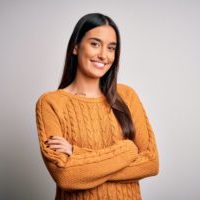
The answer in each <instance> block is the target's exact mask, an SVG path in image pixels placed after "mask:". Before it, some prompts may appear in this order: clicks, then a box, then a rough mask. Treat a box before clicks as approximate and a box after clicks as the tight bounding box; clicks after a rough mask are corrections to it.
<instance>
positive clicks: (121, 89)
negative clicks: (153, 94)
mask: <svg viewBox="0 0 200 200" xmlns="http://www.w3.org/2000/svg"><path fill="white" fill-rule="evenodd" d="M117 91H118V93H119V94H120V95H122V96H125V97H128V96H135V95H136V96H137V92H136V90H135V89H134V88H133V87H132V86H129V85H127V84H125V83H118V84H117Z"/></svg>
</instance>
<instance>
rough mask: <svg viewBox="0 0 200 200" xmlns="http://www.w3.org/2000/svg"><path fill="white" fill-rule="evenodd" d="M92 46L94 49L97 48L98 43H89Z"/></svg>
mask: <svg viewBox="0 0 200 200" xmlns="http://www.w3.org/2000/svg"><path fill="white" fill-rule="evenodd" d="M90 44H91V45H92V46H94V47H98V46H99V43H98V42H91V43H90Z"/></svg>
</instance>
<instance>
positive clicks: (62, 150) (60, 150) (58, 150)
mask: <svg viewBox="0 0 200 200" xmlns="http://www.w3.org/2000/svg"><path fill="white" fill-rule="evenodd" d="M56 151H57V152H61V153H66V152H65V150H64V149H56Z"/></svg>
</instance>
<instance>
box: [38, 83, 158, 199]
mask: <svg viewBox="0 0 200 200" xmlns="http://www.w3.org/2000/svg"><path fill="white" fill-rule="evenodd" d="M117 91H118V93H119V94H120V96H121V97H122V98H123V100H124V101H125V103H126V104H127V105H128V107H129V109H130V112H131V116H132V120H133V123H134V125H135V129H136V137H135V139H134V141H132V140H129V139H124V138H123V135H122V129H121V127H120V124H119V123H118V121H117V119H116V117H115V115H114V113H113V111H112V109H110V105H109V104H108V103H107V101H106V97H105V96H101V97H97V98H91V97H85V96H80V95H74V94H72V93H70V92H67V91H66V90H64V89H58V90H54V91H48V92H45V93H44V94H42V95H41V96H40V97H39V98H38V100H37V102H36V123H37V132H38V138H39V144H40V150H41V154H42V158H43V160H44V163H45V165H46V167H47V169H48V171H49V173H50V175H51V176H52V178H53V180H54V181H55V183H56V194H55V199H56V200H86V199H87V200H141V199H142V198H141V191H140V185H139V180H140V179H142V178H145V177H149V176H154V175H157V174H158V172H159V159H158V151H157V146H156V142H155V136H154V133H153V130H152V127H151V125H150V123H149V120H148V118H147V115H146V112H145V110H144V107H143V105H142V103H141V101H140V99H139V97H138V95H137V93H136V91H135V90H134V89H133V88H132V87H130V86H128V85H125V84H122V83H118V84H117ZM51 135H58V136H62V137H64V138H65V139H66V140H67V141H68V142H69V143H70V144H72V145H73V154H72V155H67V154H65V153H61V152H56V151H54V150H53V149H49V148H47V147H46V144H45V143H44V142H45V141H46V140H47V139H48V138H49V136H51Z"/></svg>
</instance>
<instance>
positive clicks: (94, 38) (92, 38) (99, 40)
mask: <svg viewBox="0 0 200 200" xmlns="http://www.w3.org/2000/svg"><path fill="white" fill-rule="evenodd" d="M89 40H96V41H98V42H101V43H102V40H101V39H99V38H96V37H91V38H89ZM109 44H111V45H117V43H116V42H110V43H109Z"/></svg>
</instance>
